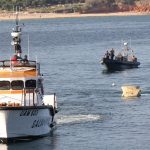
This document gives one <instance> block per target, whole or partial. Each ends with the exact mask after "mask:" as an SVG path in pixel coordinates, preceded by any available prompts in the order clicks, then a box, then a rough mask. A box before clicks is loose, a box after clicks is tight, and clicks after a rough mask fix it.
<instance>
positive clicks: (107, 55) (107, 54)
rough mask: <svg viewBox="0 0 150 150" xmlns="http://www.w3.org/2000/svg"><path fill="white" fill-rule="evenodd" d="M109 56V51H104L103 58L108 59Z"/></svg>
mask: <svg viewBox="0 0 150 150" xmlns="http://www.w3.org/2000/svg"><path fill="white" fill-rule="evenodd" d="M109 56H110V54H109V52H108V51H106V54H105V58H106V59H109Z"/></svg>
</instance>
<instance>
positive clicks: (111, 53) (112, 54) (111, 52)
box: [110, 48, 115, 60]
mask: <svg viewBox="0 0 150 150" xmlns="http://www.w3.org/2000/svg"><path fill="white" fill-rule="evenodd" d="M114 56H115V51H114V49H113V48H112V49H111V50H110V59H111V60H113V59H114Z"/></svg>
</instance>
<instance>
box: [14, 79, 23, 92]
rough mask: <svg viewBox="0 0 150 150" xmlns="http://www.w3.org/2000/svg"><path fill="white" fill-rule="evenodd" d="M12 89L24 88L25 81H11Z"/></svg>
mask: <svg viewBox="0 0 150 150" xmlns="http://www.w3.org/2000/svg"><path fill="white" fill-rule="evenodd" d="M11 88H12V90H22V89H23V88H24V83H23V81H21V80H16V81H12V82H11Z"/></svg>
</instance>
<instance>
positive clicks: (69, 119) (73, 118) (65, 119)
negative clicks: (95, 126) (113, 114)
mask: <svg viewBox="0 0 150 150" xmlns="http://www.w3.org/2000/svg"><path fill="white" fill-rule="evenodd" d="M102 118H103V116H101V115H92V114H88V115H69V116H67V115H66V116H59V117H58V118H57V124H59V125H62V124H68V123H84V122H91V121H97V120H102Z"/></svg>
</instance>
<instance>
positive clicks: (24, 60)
mask: <svg viewBox="0 0 150 150" xmlns="http://www.w3.org/2000/svg"><path fill="white" fill-rule="evenodd" d="M22 60H23V62H24V63H25V64H27V63H29V61H28V57H27V55H24V58H23V59H22Z"/></svg>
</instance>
